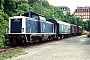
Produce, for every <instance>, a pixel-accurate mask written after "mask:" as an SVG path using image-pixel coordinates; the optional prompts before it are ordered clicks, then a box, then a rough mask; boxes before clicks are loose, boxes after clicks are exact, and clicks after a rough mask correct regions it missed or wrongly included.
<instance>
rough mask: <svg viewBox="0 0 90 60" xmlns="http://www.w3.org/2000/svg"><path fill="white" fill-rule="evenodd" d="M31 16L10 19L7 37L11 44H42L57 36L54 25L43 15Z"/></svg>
mask: <svg viewBox="0 0 90 60" xmlns="http://www.w3.org/2000/svg"><path fill="white" fill-rule="evenodd" d="M28 14H30V13H28ZM25 15H26V14H25ZM31 16H32V17H30V15H29V17H27V16H13V17H10V18H9V31H8V33H7V35H8V37H9V40H10V41H11V42H10V43H14V42H16V43H14V45H15V44H17V43H26V42H30V43H33V42H41V41H43V40H46V39H48V38H50V37H51V36H55V33H54V32H53V23H51V22H48V21H46V20H45V18H44V17H42V16H41V15H37V14H32V15H31Z"/></svg>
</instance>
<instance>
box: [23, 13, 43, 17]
mask: <svg viewBox="0 0 90 60" xmlns="http://www.w3.org/2000/svg"><path fill="white" fill-rule="evenodd" d="M29 14H31V15H32V14H33V15H38V16H42V17H44V15H41V14H37V13H34V12H27V13H24V14H23V16H26V17H30V16H29Z"/></svg>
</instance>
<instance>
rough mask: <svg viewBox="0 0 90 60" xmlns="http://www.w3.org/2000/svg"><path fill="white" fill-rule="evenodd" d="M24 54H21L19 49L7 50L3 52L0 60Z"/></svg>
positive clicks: (21, 51)
mask: <svg viewBox="0 0 90 60" xmlns="http://www.w3.org/2000/svg"><path fill="white" fill-rule="evenodd" d="M22 54H25V52H23V50H22V49H21V48H16V49H14V50H9V51H6V52H4V53H3V54H1V55H0V59H1V60H4V59H9V58H12V57H15V56H18V55H22Z"/></svg>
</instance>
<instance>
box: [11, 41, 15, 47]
mask: <svg viewBox="0 0 90 60" xmlns="http://www.w3.org/2000/svg"><path fill="white" fill-rule="evenodd" d="M10 46H11V47H15V46H16V41H15V40H14V39H10Z"/></svg>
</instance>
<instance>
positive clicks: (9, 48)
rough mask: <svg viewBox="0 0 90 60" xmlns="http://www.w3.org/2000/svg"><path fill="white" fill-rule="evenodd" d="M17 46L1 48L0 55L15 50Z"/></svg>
mask: <svg viewBox="0 0 90 60" xmlns="http://www.w3.org/2000/svg"><path fill="white" fill-rule="evenodd" d="M15 49H17V47H14V48H11V47H5V48H1V49H0V55H2V54H4V53H6V52H7V51H11V50H15Z"/></svg>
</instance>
